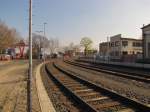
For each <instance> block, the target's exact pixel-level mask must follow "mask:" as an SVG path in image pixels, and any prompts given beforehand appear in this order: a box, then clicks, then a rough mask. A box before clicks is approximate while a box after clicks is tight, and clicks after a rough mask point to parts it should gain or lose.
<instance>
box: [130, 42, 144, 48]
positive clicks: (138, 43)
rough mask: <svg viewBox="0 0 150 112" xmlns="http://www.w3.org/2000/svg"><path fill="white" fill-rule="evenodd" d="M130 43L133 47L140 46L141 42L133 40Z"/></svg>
mask: <svg viewBox="0 0 150 112" xmlns="http://www.w3.org/2000/svg"><path fill="white" fill-rule="evenodd" d="M132 45H133V47H142V43H141V42H133V43H132Z"/></svg>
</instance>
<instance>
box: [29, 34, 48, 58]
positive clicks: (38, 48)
mask: <svg viewBox="0 0 150 112" xmlns="http://www.w3.org/2000/svg"><path fill="white" fill-rule="evenodd" d="M32 41H33V54H34V55H36V56H37V55H40V54H41V53H42V49H43V50H45V49H46V48H48V46H49V40H48V39H47V38H46V37H44V36H42V35H38V34H35V33H34V34H33V37H32Z"/></svg>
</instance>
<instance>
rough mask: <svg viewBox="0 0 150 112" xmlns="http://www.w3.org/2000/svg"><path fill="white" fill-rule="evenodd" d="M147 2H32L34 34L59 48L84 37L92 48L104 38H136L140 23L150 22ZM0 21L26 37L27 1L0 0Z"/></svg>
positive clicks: (110, 0)
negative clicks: (53, 40) (56, 41)
mask: <svg viewBox="0 0 150 112" xmlns="http://www.w3.org/2000/svg"><path fill="white" fill-rule="evenodd" d="M149 5H150V0H33V24H34V25H33V32H35V31H38V30H43V23H44V22H47V23H48V24H47V25H46V35H47V36H48V37H49V38H50V37H57V38H58V39H59V40H60V43H61V44H62V45H67V44H69V43H70V42H74V43H79V42H80V40H81V38H82V37H84V36H88V37H90V38H91V39H92V40H93V41H94V46H97V45H98V43H99V42H102V41H106V37H107V36H112V35H116V34H119V33H121V34H123V36H125V37H133V38H139V37H140V36H141V29H140V28H141V27H142V25H143V24H149V23H150V14H149V11H150V7H149ZM0 19H1V20H2V21H5V22H6V24H8V25H9V26H10V27H14V28H16V29H17V30H18V31H19V32H20V34H21V35H22V36H23V37H24V38H25V37H27V35H28V0H1V2H0Z"/></svg>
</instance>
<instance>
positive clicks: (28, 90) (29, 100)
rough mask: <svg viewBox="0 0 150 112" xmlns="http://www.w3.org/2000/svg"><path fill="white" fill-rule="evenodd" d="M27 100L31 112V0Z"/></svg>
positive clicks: (30, 4) (30, 1)
mask: <svg viewBox="0 0 150 112" xmlns="http://www.w3.org/2000/svg"><path fill="white" fill-rule="evenodd" d="M27 87H28V89H27V95H28V96H27V99H28V106H27V107H28V109H27V111H28V112H32V95H31V87H32V0H29V74H28V82H27Z"/></svg>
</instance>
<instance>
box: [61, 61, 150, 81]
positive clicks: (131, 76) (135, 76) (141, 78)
mask: <svg viewBox="0 0 150 112" xmlns="http://www.w3.org/2000/svg"><path fill="white" fill-rule="evenodd" d="M64 62H66V63H68V64H71V65H74V66H78V67H82V68H86V69H90V70H95V71H98V72H103V73H107V74H111V75H115V76H120V77H124V78H128V79H132V80H136V81H140V82H144V83H150V75H146V74H137V73H130V72H127V71H126V73H121V72H119V71H113V70H112V69H107V68H102V67H99V66H96V65H85V64H81V63H78V62H73V61H68V60H65V61H64Z"/></svg>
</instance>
